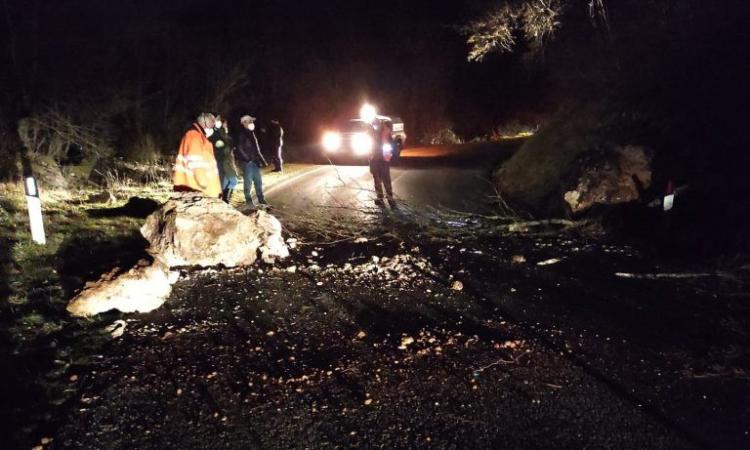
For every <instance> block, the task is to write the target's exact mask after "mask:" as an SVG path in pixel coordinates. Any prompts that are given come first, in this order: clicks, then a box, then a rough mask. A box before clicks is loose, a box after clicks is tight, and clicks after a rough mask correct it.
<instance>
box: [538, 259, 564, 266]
mask: <svg viewBox="0 0 750 450" xmlns="http://www.w3.org/2000/svg"><path fill="white" fill-rule="evenodd" d="M560 261H562V260H561V259H559V258H551V259H545V260H544V261H539V262H538V263H536V265H537V266H551V265H552V264H557V263H559V262H560Z"/></svg>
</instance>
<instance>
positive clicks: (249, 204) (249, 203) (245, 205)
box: [240, 202, 255, 212]
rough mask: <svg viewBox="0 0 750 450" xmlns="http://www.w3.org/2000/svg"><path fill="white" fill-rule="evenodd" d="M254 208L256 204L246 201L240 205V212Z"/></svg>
mask: <svg viewBox="0 0 750 450" xmlns="http://www.w3.org/2000/svg"><path fill="white" fill-rule="evenodd" d="M254 210H255V205H253V202H245V204H244V205H242V206H241V207H240V212H250V211H254Z"/></svg>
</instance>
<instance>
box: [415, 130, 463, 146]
mask: <svg viewBox="0 0 750 450" xmlns="http://www.w3.org/2000/svg"><path fill="white" fill-rule="evenodd" d="M421 142H422V143H423V144H427V145H450V144H462V143H463V140H462V139H461V138H460V137H459V136H458V135H457V134H456V133H455V132H454V131H453V130H451V129H450V128H441V129H440V130H437V131H433V132H428V133H425V135H424V136H423V137H422V141H421Z"/></svg>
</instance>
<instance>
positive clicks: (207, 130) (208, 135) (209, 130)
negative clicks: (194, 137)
mask: <svg viewBox="0 0 750 450" xmlns="http://www.w3.org/2000/svg"><path fill="white" fill-rule="evenodd" d="M205 132H206V137H211V135H212V134H214V129H213V128H206V129H205Z"/></svg>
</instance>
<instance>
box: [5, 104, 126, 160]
mask: <svg viewBox="0 0 750 450" xmlns="http://www.w3.org/2000/svg"><path fill="white" fill-rule="evenodd" d="M18 136H19V138H20V139H21V141H22V143H23V145H24V147H25V148H26V150H27V151H28V152H29V154H30V155H31V156H47V157H51V158H53V159H55V160H56V161H58V162H59V161H62V160H63V159H64V158H65V156H66V154H67V151H68V149H69V148H70V146H71V145H78V146H80V147H81V149H82V151H83V153H84V154H86V155H87V156H93V157H104V156H109V155H110V154H111V153H112V149H111V146H110V144H109V140H108V139H107V137H106V134H105V133H104V132H103V130H101V129H96V128H95V127H87V126H83V125H80V124H78V123H77V122H76V121H75V120H74V119H72V118H71V117H69V116H67V115H65V114H63V113H61V112H59V111H56V110H54V109H50V110H48V111H46V112H44V113H42V114H39V115H34V116H31V117H27V118H24V119H21V120H20V121H19V123H18Z"/></svg>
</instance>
